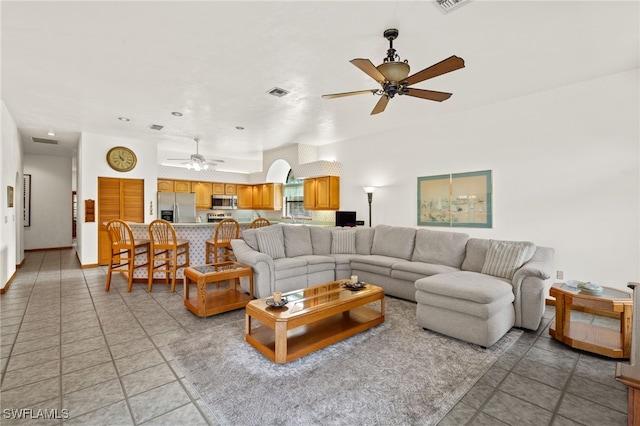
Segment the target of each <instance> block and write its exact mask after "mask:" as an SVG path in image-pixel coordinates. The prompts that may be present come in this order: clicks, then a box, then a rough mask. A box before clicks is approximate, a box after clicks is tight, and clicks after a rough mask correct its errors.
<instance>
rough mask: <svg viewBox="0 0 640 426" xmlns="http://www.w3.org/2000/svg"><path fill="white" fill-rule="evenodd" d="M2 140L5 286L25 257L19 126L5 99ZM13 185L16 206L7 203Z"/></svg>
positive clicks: (0, 233)
mask: <svg viewBox="0 0 640 426" xmlns="http://www.w3.org/2000/svg"><path fill="white" fill-rule="evenodd" d="M1 109H2V112H1V121H0V123H1V124H2V140H0V154H1V155H0V165H1V166H2V167H1V168H0V288H4V287H5V286H6V285H7V284H8V283H9V280H10V279H11V278H12V277H13V275H14V274H15V272H16V269H17V264H19V263H21V262H22V260H23V259H24V250H23V242H22V233H21V232H20V229H21V228H22V195H21V194H22V149H21V147H20V135H19V133H18V128H17V126H16V124H15V122H14V121H13V118H12V117H11V114H9V111H8V110H7V107H6V105H5V103H4V101H2V107H1ZM8 186H11V187H13V189H14V192H13V194H14V204H13V207H8V205H7V187H8Z"/></svg>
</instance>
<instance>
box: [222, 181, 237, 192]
mask: <svg viewBox="0 0 640 426" xmlns="http://www.w3.org/2000/svg"><path fill="white" fill-rule="evenodd" d="M224 195H237V185H236V184H235V183H225V184H224Z"/></svg>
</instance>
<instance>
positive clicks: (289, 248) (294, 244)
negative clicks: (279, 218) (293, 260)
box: [282, 225, 313, 257]
mask: <svg viewBox="0 0 640 426" xmlns="http://www.w3.org/2000/svg"><path fill="white" fill-rule="evenodd" d="M282 230H283V231H284V252H285V253H286V255H287V257H296V256H308V255H310V254H313V247H312V246H311V233H310V232H309V227H308V226H307V225H297V226H295V225H289V226H286V225H285V226H283V227H282Z"/></svg>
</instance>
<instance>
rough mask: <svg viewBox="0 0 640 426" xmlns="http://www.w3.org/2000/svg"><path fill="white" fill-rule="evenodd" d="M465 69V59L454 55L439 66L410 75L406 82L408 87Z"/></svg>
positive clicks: (438, 64)
mask: <svg viewBox="0 0 640 426" xmlns="http://www.w3.org/2000/svg"><path fill="white" fill-rule="evenodd" d="M460 68H464V59H462V58H459V57H457V56H456V55H453V56H451V57H449V58H447V59H445V60H443V61H440V62H438V63H437V64H434V65H431V66H430V67H429V68H425V69H423V70H422V71H418V72H417V73H415V74H413V75H410V76H409V77H408V78H407V79H406V80H405V81H406V84H407V86H411V85H412V84H416V83H420V82H421V81H424V80H428V79H430V78H433V77H437V76H439V75H442V74H446V73H448V72H451V71H455V70H458V69H460Z"/></svg>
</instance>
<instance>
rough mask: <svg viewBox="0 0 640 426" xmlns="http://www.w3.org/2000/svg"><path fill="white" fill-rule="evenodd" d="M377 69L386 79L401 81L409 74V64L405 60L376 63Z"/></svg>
mask: <svg viewBox="0 0 640 426" xmlns="http://www.w3.org/2000/svg"><path fill="white" fill-rule="evenodd" d="M377 68H378V71H380V73H382V75H384V78H385V79H386V80H387V81H396V82H399V81H402V80H404V79H405V78H407V76H408V75H409V69H410V68H409V64H407V63H406V62H384V63H382V64H380V65H378V67H377Z"/></svg>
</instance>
